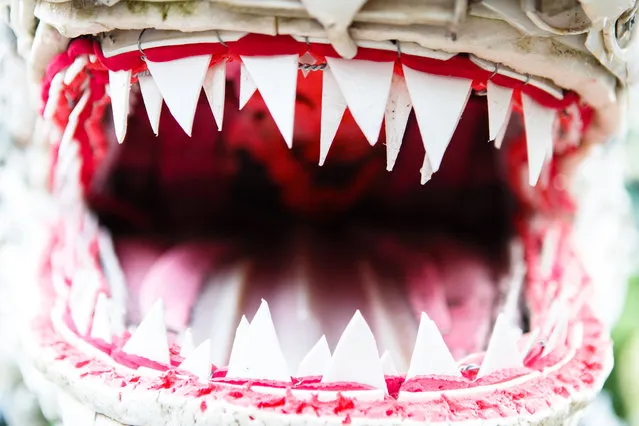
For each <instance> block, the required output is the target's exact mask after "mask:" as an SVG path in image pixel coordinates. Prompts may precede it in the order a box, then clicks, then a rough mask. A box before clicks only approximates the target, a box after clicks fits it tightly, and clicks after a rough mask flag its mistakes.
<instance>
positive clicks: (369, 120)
mask: <svg viewBox="0 0 639 426" xmlns="http://www.w3.org/2000/svg"><path fill="white" fill-rule="evenodd" d="M241 59H242V67H241V83H240V105H239V106H240V109H241V108H242V107H243V106H244V105H245V104H246V103H247V102H248V100H249V99H250V98H251V96H252V95H253V94H254V93H255V91H258V90H259V92H260V94H261V95H262V98H263V99H264V102H265V104H266V106H267V107H268V109H269V111H270V112H271V115H272V117H273V120H274V121H275V123H276V125H277V127H278V129H279V130H280V132H281V134H282V136H283V138H284V140H285V142H286V144H287V145H288V146H289V147H290V146H292V143H293V129H294V121H295V119H294V116H295V98H296V88H297V73H298V64H299V60H300V58H299V56H298V55H280V56H259V57H258V56H243V57H242V58H241ZM210 62H211V55H201V56H193V57H186V58H181V59H176V60H173V61H168V62H152V61H150V60H147V61H146V64H147V67H148V70H149V74H150V75H140V76H139V82H140V91H141V94H142V98H143V101H144V105H145V107H146V110H147V113H148V117H149V121H150V123H151V126H152V128H153V130H154V132H155V133H156V134H157V133H158V131H159V120H160V112H161V109H162V103H163V102H165V103H166V105H167V107H168V109H169V111H170V112H171V114H172V115H173V116H174V118H175V119H176V121H177V122H178V123H179V124H180V126H181V127H182V128H183V129H184V131H185V132H186V133H187V134H189V135H190V134H191V130H192V127H193V120H194V115H195V110H196V106H197V103H198V99H199V96H200V91H201V90H202V88H204V91H205V94H206V96H207V98H208V101H209V104H210V107H211V109H212V111H213V115H214V118H215V120H216V122H217V125H218V128H219V129H221V128H222V122H223V115H224V95H225V90H224V85H225V81H226V64H225V62H218V63H216V64H215V65H213V66H209V65H210ZM394 68H395V63H394V62H373V61H364V60H346V59H338V58H327V67H326V69H325V70H324V77H323V93H322V122H321V135H320V160H319V162H320V164H322V163H323V162H324V160H325V158H326V156H327V154H328V151H329V149H330V146H331V143H332V141H333V138H334V137H335V133H336V131H337V128H338V127H339V124H340V121H341V118H342V115H343V113H344V111H345V109H346V108H347V107H348V108H349V109H350V111H351V113H352V115H353V118H354V119H355V121H356V122H357V124H358V125H359V127H360V128H361V130H362V132H363V134H364V136H365V137H366V139H367V140H368V141H369V143H370V144H371V145H374V144H375V143H376V142H377V140H378V137H379V133H380V130H381V126H382V121H384V120H385V123H386V125H385V134H386V142H387V167H388V169H389V170H391V169H392V168H393V165H394V163H395V160H396V158H397V154H398V152H399V149H400V147H401V143H402V138H403V136H404V131H405V128H406V123H407V121H408V116H409V114H410V111H411V110H414V111H415V115H416V117H417V122H418V125H419V128H420V131H421V133H422V135H423V144H424V148H425V151H426V155H425V157H424V162H423V167H422V170H421V172H422V182H424V183H425V182H426V181H428V180H429V178H430V176H431V174H432V173H434V172H436V171H437V170H438V169H439V167H440V164H441V162H442V158H443V156H444V153H445V151H446V148H447V147H448V144H449V142H450V140H451V138H452V136H453V133H454V131H455V129H456V127H457V124H458V122H459V119H460V117H461V115H462V112H463V111H464V108H465V106H466V103H467V101H468V98H469V96H470V94H471V90H472V88H471V85H472V81H471V80H469V79H465V78H456V77H449V76H440V75H433V74H427V73H423V72H420V71H416V70H414V69H411V68H409V67H407V66H403V74H404V76H403V77H402V76H400V75H397V74H395V73H394ZM131 77H132V74H131V71H110V72H109V78H110V85H109V86H110V96H111V101H112V108H113V115H114V124H115V132H116V136H117V138H118V140H119V141H120V142H122V141H123V140H124V138H125V136H126V126H127V116H128V113H129V92H130V84H131ZM512 96H513V89H510V88H506V87H502V86H498V85H496V84H494V83H492V82H491V81H489V82H488V88H487V100H488V109H489V133H490V140H494V141H495V144H496V146H497V147H499V146H500V145H501V141H502V140H503V137H504V134H505V130H506V127H507V125H508V122H509V118H510V115H511V112H512V102H511V100H512ZM522 98H523V114H524V122H525V125H526V128H527V142H528V143H527V145H528V158H529V164H530V167H529V183H530V184H531V185H535V184H536V183H537V181H538V179H539V176H540V174H541V170H542V168H543V166H544V164H546V163H547V162H548V161H549V160H550V158H551V157H552V151H553V141H552V136H553V124H554V122H555V117H556V110H554V109H552V108H545V107H543V106H541V105H540V104H538V103H537V102H536V101H535V100H534V99H532V98H531V97H529V96H528V95H526V94H522ZM533 123H534V124H533Z"/></svg>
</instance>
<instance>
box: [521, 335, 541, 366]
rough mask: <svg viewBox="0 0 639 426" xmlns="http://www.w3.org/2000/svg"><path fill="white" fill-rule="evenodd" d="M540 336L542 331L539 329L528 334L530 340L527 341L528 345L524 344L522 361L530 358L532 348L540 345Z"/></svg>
mask: <svg viewBox="0 0 639 426" xmlns="http://www.w3.org/2000/svg"><path fill="white" fill-rule="evenodd" d="M539 335H540V330H539V329H538V328H535V329H534V330H531V331H530V333H528V338H527V339H526V343H524V344H523V346H522V349H521V358H522V361H523V360H524V359H526V357H527V356H528V354H529V353H530V351H531V350H532V348H533V347H534V346H535V344H537V343H539Z"/></svg>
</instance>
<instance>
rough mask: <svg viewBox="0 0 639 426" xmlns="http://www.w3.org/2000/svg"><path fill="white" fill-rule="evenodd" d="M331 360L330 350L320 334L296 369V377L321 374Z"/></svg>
mask: <svg viewBox="0 0 639 426" xmlns="http://www.w3.org/2000/svg"><path fill="white" fill-rule="evenodd" d="M330 362H331V350H330V348H329V347H328V342H327V341H326V337H325V336H322V337H321V338H320V339H319V340H318V341H317V343H315V345H314V346H313V347H312V348H311V350H310V351H309V352H308V354H306V356H305V357H304V359H303V360H302V362H301V363H300V366H299V368H298V370H297V377H309V376H321V375H323V374H324V372H325V371H326V368H327V367H328V364H330Z"/></svg>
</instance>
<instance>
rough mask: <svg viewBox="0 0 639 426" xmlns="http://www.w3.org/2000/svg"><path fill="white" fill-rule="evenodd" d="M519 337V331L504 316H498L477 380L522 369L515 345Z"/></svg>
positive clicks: (520, 358)
mask: <svg viewBox="0 0 639 426" xmlns="http://www.w3.org/2000/svg"><path fill="white" fill-rule="evenodd" d="M520 337H521V330H520V329H519V328H517V327H515V326H514V325H512V324H511V323H510V322H509V321H508V318H507V317H506V315H505V314H503V313H502V314H499V315H498V316H497V320H496V321H495V325H494V327H493V333H492V335H491V336H490V341H489V342H488V347H487V348H486V353H485V354H484V360H483V361H482V363H481V367H480V368H479V372H478V373H477V378H480V377H484V376H487V375H489V374H491V373H494V372H495V371H499V370H504V369H508V368H520V367H523V366H524V364H523V361H522V357H521V353H520V352H519V348H518V345H517V343H518V341H519V338H520Z"/></svg>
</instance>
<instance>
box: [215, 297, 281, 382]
mask: <svg viewBox="0 0 639 426" xmlns="http://www.w3.org/2000/svg"><path fill="white" fill-rule="evenodd" d="M245 334H246V337H245V338H244V339H243V340H244V342H243V343H242V344H241V346H240V348H239V349H240V350H241V351H242V352H243V353H239V354H238V357H239V361H240V363H239V364H237V365H231V364H230V363H229V370H228V373H227V377H233V378H245V379H266V380H277V381H283V382H286V381H290V380H291V375H290V374H289V372H288V367H287V365H286V358H285V357H284V353H283V352H282V349H281V347H280V343H279V340H278V338H277V333H276V331H275V326H274V325H273V320H272V318H271V312H270V310H269V307H268V303H266V301H265V300H262V303H261V305H260V307H259V309H258V310H257V312H256V313H255V316H254V317H253V319H252V320H251V323H250V325H249V327H248V331H247V332H246V333H245ZM234 346H235V344H234ZM234 349H235V348H234ZM242 364H243V365H242ZM231 367H233V368H231Z"/></svg>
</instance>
